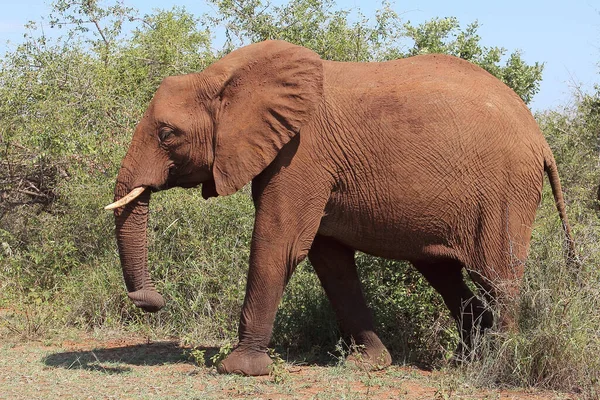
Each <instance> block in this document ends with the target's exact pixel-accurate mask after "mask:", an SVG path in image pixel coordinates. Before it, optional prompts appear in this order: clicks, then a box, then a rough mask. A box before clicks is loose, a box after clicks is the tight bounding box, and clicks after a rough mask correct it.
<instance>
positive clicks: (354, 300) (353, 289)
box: [308, 235, 392, 369]
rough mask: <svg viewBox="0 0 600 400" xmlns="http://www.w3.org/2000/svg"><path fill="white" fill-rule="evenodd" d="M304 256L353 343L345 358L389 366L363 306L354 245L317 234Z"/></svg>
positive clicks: (361, 363)
mask: <svg viewBox="0 0 600 400" xmlns="http://www.w3.org/2000/svg"><path fill="white" fill-rule="evenodd" d="M308 258H309V260H310V262H311V264H312V265H313V267H314V269H315V272H316V273H317V276H318V277H319V280H320V281H321V285H322V286H323V288H324V289H325V293H326V294H327V297H328V298H329V301H330V303H331V306H332V307H333V309H334V312H335V314H336V316H337V319H338V323H339V325H340V328H341V330H342V332H343V334H344V335H345V336H347V337H349V338H350V339H351V340H352V341H353V342H354V344H356V346H357V347H356V351H355V352H354V354H351V355H350V356H349V357H348V359H347V362H348V363H350V364H353V365H355V366H357V367H359V368H362V369H381V368H384V367H387V366H389V365H390V364H391V362H392V359H391V356H390V353H389V352H388V350H387V349H386V348H385V346H384V345H383V343H381V340H380V339H379V337H378V336H377V335H376V334H375V331H374V323H373V316H372V314H371V311H370V310H369V308H368V307H367V303H366V301H365V297H364V294H363V291H362V288H361V285H360V282H359V279H358V273H357V271H356V264H355V261H354V249H351V248H349V247H347V246H345V245H343V244H341V243H340V242H338V241H337V240H335V239H333V238H331V237H326V236H322V235H317V236H316V238H315V240H314V241H313V244H312V247H311V249H310V251H309V252H308Z"/></svg>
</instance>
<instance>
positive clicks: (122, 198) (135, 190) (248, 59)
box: [107, 41, 323, 312]
mask: <svg viewBox="0 0 600 400" xmlns="http://www.w3.org/2000/svg"><path fill="white" fill-rule="evenodd" d="M322 81H323V72H322V64H321V60H320V59H319V57H318V55H317V54H315V53H313V52H312V51H310V50H308V49H305V48H303V47H299V46H294V45H291V44H289V43H286V42H281V41H267V42H262V43H258V44H253V45H250V46H247V47H244V48H241V49H239V50H236V51H234V52H232V53H230V54H229V55H227V56H226V57H224V58H222V59H221V60H220V61H218V62H216V63H215V64H213V65H211V66H210V67H208V68H207V69H205V70H204V71H203V72H201V73H197V74H189V75H183V76H174V77H168V78H165V79H164V81H163V82H162V83H161V85H160V87H159V88H158V90H157V91H156V94H155V95H154V98H153V99H152V101H151V102H150V105H149V106H148V109H147V110H146V112H145V114H144V116H143V118H142V120H141V121H140V122H139V124H138V125H137V127H136V129H135V133H134V135H133V139H132V141H131V145H130V147H129V151H128V152H127V155H126V156H125V158H124V159H123V162H122V165H121V169H120V171H119V175H118V177H117V185H116V188H115V203H113V204H111V205H110V206H107V209H114V210H115V211H114V212H115V221H116V234H117V242H118V246H119V255H120V259H121V266H122V268H123V275H124V278H125V283H126V285H127V290H128V292H129V297H130V298H131V299H132V300H133V301H134V303H135V304H136V305H137V306H138V307H141V308H143V309H144V310H146V311H151V312H153V311H158V310H159V309H160V308H162V307H163V306H164V304H165V303H164V300H163V298H162V296H161V295H160V294H159V293H158V292H157V291H156V290H155V288H154V285H153V283H152V281H151V279H150V275H149V273H148V268H147V242H146V226H147V221H148V202H149V200H150V192H151V191H156V190H163V189H168V188H170V187H176V186H179V187H186V188H188V187H194V186H198V185H203V187H202V195H203V196H204V197H205V198H208V197H211V196H217V195H221V196H224V195H228V194H232V193H234V192H236V191H237V190H239V189H240V188H241V187H242V186H244V185H245V184H246V183H248V182H250V181H251V180H252V179H253V178H254V177H255V176H256V175H258V174H259V173H260V172H261V171H262V170H264V169H265V168H266V167H267V166H268V165H269V164H270V163H271V162H272V161H273V160H274V159H275V157H276V156H277V153H278V151H279V150H280V149H281V148H282V147H283V146H284V145H285V144H286V143H287V142H288V141H289V140H290V139H291V138H292V137H293V136H294V135H296V134H297V133H298V132H299V131H300V129H301V127H302V126H303V124H304V123H306V122H307V120H308V119H309V118H310V116H311V114H312V113H313V111H314V110H315V108H316V106H317V104H318V103H319V101H320V99H321V98H322V92H323V82H322Z"/></svg>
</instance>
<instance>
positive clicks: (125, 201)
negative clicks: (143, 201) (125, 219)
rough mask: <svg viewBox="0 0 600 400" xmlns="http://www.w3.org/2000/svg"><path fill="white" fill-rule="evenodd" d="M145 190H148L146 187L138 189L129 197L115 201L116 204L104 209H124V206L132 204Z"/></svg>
mask: <svg viewBox="0 0 600 400" xmlns="http://www.w3.org/2000/svg"><path fill="white" fill-rule="evenodd" d="M144 190H146V188H145V187H136V188H135V189H133V190H132V191H131V192H129V193H128V194H127V195H125V196H123V197H121V198H120V199H119V200H117V201H115V202H114V203H112V204H109V205H107V206H106V207H104V209H105V210H114V209H115V208H119V207H123V206H124V205H126V204H129V203H131V202H132V201H133V200H134V199H135V198H136V197H138V196H139V195H140V194H142V193H144Z"/></svg>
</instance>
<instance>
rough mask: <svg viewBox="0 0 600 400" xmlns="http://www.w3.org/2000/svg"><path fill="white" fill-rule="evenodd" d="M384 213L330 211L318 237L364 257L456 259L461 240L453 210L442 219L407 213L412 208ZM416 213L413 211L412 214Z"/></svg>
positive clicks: (338, 209) (324, 218)
mask: <svg viewBox="0 0 600 400" xmlns="http://www.w3.org/2000/svg"><path fill="white" fill-rule="evenodd" d="M383 208H384V211H383V212H381V213H373V212H369V211H368V210H360V208H352V207H348V208H345V207H328V208H327V209H326V213H325V216H324V217H323V218H322V220H321V224H320V226H319V231H318V232H319V234H320V235H323V236H329V237H333V238H335V239H337V240H338V241H339V242H341V243H343V244H345V245H347V246H349V247H351V248H353V249H356V250H359V251H362V252H364V253H368V254H372V255H375V256H379V257H385V258H389V259H396V260H409V261H414V260H418V259H422V258H429V257H431V256H432V255H434V253H435V254H437V255H444V256H448V257H453V254H454V253H455V251H456V250H458V245H459V243H458V241H456V240H454V239H453V238H456V237H459V236H460V234H459V233H458V232H454V231H453V228H452V226H456V224H452V223H451V219H452V218H450V216H451V215H452V214H453V212H451V210H444V212H442V213H440V215H432V214H431V213H429V214H427V213H415V212H410V211H407V210H406V209H407V208H408V209H410V207H406V208H403V209H400V208H399V207H397V208H394V207H383ZM413 211H414V210H413Z"/></svg>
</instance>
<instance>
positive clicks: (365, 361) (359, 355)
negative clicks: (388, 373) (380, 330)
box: [346, 338, 392, 371]
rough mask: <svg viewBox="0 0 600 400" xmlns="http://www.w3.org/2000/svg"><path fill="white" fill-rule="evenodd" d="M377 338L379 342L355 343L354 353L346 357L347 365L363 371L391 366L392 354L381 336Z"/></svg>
mask: <svg viewBox="0 0 600 400" xmlns="http://www.w3.org/2000/svg"><path fill="white" fill-rule="evenodd" d="M376 339H377V340H376V341H375V342H378V343H371V344H369V345H367V344H362V345H353V346H352V353H350V355H349V356H348V357H346V365H347V366H349V367H351V368H357V369H360V370H362V371H379V370H382V369H384V368H386V367H389V366H390V365H391V364H392V356H391V355H390V352H389V351H388V349H386V348H385V346H384V345H383V343H381V341H380V340H379V338H376Z"/></svg>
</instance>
